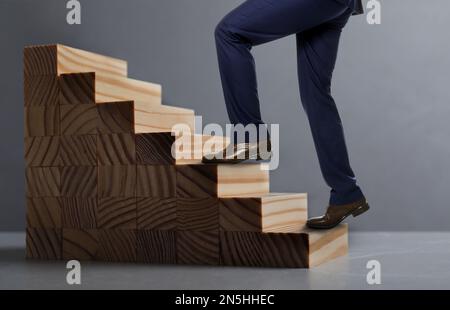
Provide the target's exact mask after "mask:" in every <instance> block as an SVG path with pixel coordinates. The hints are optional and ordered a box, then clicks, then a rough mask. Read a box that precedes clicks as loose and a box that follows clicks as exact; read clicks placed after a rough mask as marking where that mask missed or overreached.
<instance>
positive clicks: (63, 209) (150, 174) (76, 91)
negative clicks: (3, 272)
mask: <svg viewBox="0 0 450 310" xmlns="http://www.w3.org/2000/svg"><path fill="white" fill-rule="evenodd" d="M24 63H25V75H24V78H25V147H26V154H25V158H26V164H27V168H26V181H27V226H28V228H27V256H28V257H29V258H36V259H65V260H68V259H78V260H101V261H114V262H142V263H155V264H201V265H233V266H238V265H240V266H261V267H310V266H315V265H318V264H320V263H322V262H325V261H328V260H330V259H332V258H335V257H338V256H341V255H343V254H345V253H346V251H347V227H346V226H345V225H342V226H339V227H338V228H336V229H334V230H330V231H321V232H317V231H310V230H307V229H305V228H304V224H305V221H306V218H307V197H306V194H271V193H269V174H268V171H266V170H263V169H261V165H257V164H244V165H234V166H230V165H202V164H201V161H200V159H201V156H202V155H203V151H202V150H203V146H204V145H205V143H210V144H213V145H216V146H217V148H218V149H220V148H221V147H224V146H225V145H226V143H227V140H226V139H225V138H222V137H206V136H200V135H192V136H189V137H188V140H189V141H190V143H188V144H187V145H184V146H183V148H180V149H178V148H175V154H172V146H173V144H174V142H175V137H174V136H173V135H172V126H173V125H175V124H180V123H181V124H184V125H185V127H187V128H190V129H191V130H192V132H193V130H194V112H193V111H192V110H187V109H182V108H176V107H168V106H164V105H162V100H161V86H159V85H157V84H152V83H146V82H141V81H136V80H132V79H129V78H128V77H127V64H126V62H124V61H121V60H118V59H113V58H109V57H105V56H101V55H98V54H93V53H90V52H85V51H81V50H78V49H73V48H69V47H66V46H62V45H50V46H33V47H27V48H25V53H24ZM186 155H195V156H194V157H193V158H185V156H186Z"/></svg>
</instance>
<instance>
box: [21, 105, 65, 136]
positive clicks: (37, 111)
mask: <svg viewBox="0 0 450 310" xmlns="http://www.w3.org/2000/svg"><path fill="white" fill-rule="evenodd" d="M24 113H25V137H42V136H58V135H59V134H60V124H59V106H28V107H25V109H24Z"/></svg>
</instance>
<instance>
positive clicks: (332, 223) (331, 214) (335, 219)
mask: <svg viewBox="0 0 450 310" xmlns="http://www.w3.org/2000/svg"><path fill="white" fill-rule="evenodd" d="M369 208H370V207H369V204H368V203H367V201H366V199H361V200H359V201H356V202H354V203H349V204H346V205H330V206H329V207H328V209H327V212H326V213H325V215H323V216H320V217H314V218H311V219H309V220H308V222H307V223H306V225H307V226H308V227H309V228H314V229H331V228H333V227H336V226H337V225H339V224H340V223H341V222H342V221H343V220H345V219H346V218H347V217H349V216H350V215H353V217H357V216H358V215H361V214H363V213H364V212H366V211H368V210H369Z"/></svg>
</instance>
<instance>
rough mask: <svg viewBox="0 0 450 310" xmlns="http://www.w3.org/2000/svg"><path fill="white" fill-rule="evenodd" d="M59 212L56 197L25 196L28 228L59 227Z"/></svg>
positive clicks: (59, 205) (59, 207) (59, 206)
mask: <svg viewBox="0 0 450 310" xmlns="http://www.w3.org/2000/svg"><path fill="white" fill-rule="evenodd" d="M61 213H62V212H61V204H60V203H59V200H58V198H27V227H29V228H61V227H62V225H61V223H62V221H61V218H62V216H61Z"/></svg>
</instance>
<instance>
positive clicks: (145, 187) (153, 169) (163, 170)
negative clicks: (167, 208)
mask: <svg viewBox="0 0 450 310" xmlns="http://www.w3.org/2000/svg"><path fill="white" fill-rule="evenodd" d="M137 196H138V197H152V198H174V197H176V170H175V166H163V165H161V166H157V165H154V166H137Z"/></svg>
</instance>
